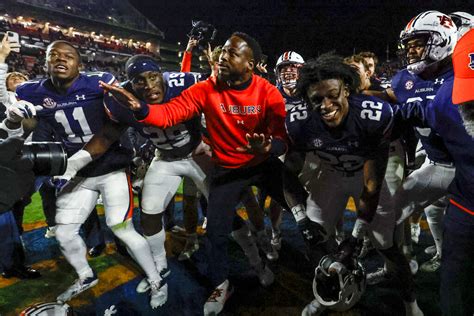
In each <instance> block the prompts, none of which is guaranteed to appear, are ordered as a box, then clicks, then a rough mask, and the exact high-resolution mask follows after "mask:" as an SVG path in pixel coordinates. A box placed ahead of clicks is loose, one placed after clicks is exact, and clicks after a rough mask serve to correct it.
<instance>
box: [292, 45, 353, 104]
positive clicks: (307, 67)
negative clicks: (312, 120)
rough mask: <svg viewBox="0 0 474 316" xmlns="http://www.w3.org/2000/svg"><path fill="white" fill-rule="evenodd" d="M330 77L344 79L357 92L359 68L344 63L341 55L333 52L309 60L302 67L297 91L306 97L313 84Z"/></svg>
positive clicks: (349, 87) (350, 89)
mask: <svg viewBox="0 0 474 316" xmlns="http://www.w3.org/2000/svg"><path fill="white" fill-rule="evenodd" d="M329 79H339V80H342V81H343V82H344V84H345V85H347V87H348V89H349V91H350V92H351V93H356V92H357V89H358V88H359V85H360V78H359V73H358V72H357V70H355V69H354V68H352V67H351V66H349V65H347V64H346V63H344V60H343V59H342V57H341V56H338V55H335V54H334V53H332V52H331V53H326V54H323V55H321V56H319V57H318V58H317V59H311V60H309V61H308V62H306V63H305V64H304V65H303V67H301V68H300V72H299V78H298V82H297V84H296V93H297V94H298V95H299V96H300V97H303V98H305V99H306V91H307V90H308V88H309V86H310V85H311V84H313V83H317V82H321V81H323V80H329Z"/></svg>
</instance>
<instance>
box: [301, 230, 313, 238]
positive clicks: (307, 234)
mask: <svg viewBox="0 0 474 316" xmlns="http://www.w3.org/2000/svg"><path fill="white" fill-rule="evenodd" d="M302 234H303V235H304V237H305V239H306V240H311V239H313V235H312V234H311V232H310V231H309V229H305V230H303V231H302Z"/></svg>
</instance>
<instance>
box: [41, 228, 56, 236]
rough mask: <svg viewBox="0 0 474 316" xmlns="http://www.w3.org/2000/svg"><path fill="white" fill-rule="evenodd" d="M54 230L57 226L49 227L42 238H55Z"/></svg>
mask: <svg viewBox="0 0 474 316" xmlns="http://www.w3.org/2000/svg"><path fill="white" fill-rule="evenodd" d="M56 228H57V226H51V227H48V228H46V232H45V234H44V238H53V237H56Z"/></svg>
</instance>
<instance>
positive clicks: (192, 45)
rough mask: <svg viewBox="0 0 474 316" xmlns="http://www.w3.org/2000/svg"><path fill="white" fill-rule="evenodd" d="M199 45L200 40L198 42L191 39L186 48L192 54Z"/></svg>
mask: <svg viewBox="0 0 474 316" xmlns="http://www.w3.org/2000/svg"><path fill="white" fill-rule="evenodd" d="M198 43H199V40H197V39H195V38H193V37H190V38H189V41H188V46H186V51H187V52H188V53H190V52H192V51H193V49H194V47H196V46H197V44H198Z"/></svg>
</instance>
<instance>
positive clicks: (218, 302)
mask: <svg viewBox="0 0 474 316" xmlns="http://www.w3.org/2000/svg"><path fill="white" fill-rule="evenodd" d="M233 292H234V289H233V287H232V286H230V285H229V280H225V281H224V282H223V283H222V284H220V285H219V286H218V287H216V288H215V289H214V291H213V292H212V294H211V296H209V298H208V299H207V301H206V303H205V304H204V316H211V315H217V314H219V313H220V312H222V310H223V309H224V304H225V302H226V301H227V299H229V297H230V296H231V295H232V293H233Z"/></svg>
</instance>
